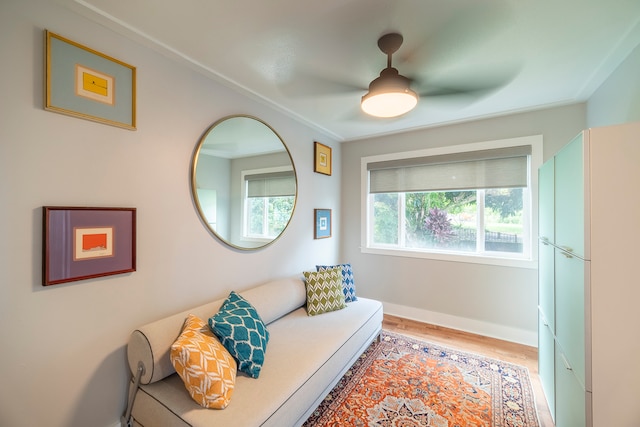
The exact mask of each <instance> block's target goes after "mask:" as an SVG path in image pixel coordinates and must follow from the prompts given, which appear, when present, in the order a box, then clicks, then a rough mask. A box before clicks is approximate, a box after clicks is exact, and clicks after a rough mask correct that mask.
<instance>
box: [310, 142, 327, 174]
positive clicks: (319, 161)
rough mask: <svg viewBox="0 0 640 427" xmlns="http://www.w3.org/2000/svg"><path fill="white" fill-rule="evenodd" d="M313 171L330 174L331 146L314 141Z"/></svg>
mask: <svg viewBox="0 0 640 427" xmlns="http://www.w3.org/2000/svg"><path fill="white" fill-rule="evenodd" d="M313 157H314V162H313V164H314V168H313V171H314V172H317V173H321V174H324V175H329V176H330V175H331V147H329V146H327V145H324V144H321V143H319V142H316V143H315V147H314V156H313Z"/></svg>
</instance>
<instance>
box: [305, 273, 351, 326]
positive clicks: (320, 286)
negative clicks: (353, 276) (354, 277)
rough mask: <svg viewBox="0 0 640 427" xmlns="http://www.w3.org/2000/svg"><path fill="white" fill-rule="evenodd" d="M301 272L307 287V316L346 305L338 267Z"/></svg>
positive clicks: (338, 308) (339, 308)
mask: <svg viewBox="0 0 640 427" xmlns="http://www.w3.org/2000/svg"><path fill="white" fill-rule="evenodd" d="M303 274H304V279H305V282H306V287H307V314H309V316H315V315H317V314H322V313H327V312H329V311H335V310H341V309H343V308H345V307H346V306H347V304H345V302H344V294H343V293H342V272H341V269H340V267H336V268H329V269H327V270H323V271H305V272H304V273H303Z"/></svg>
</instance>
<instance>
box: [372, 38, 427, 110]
mask: <svg viewBox="0 0 640 427" xmlns="http://www.w3.org/2000/svg"><path fill="white" fill-rule="evenodd" d="M403 41H404V39H403V37H402V35H400V34H398V33H389V34H385V35H383V36H382V37H380V38H379V39H378V47H379V48H380V50H381V51H382V52H383V53H385V54H386V55H387V68H385V69H384V70H382V71H381V72H380V76H379V77H378V78H376V79H374V80H373V81H372V82H371V83H370V84H369V91H368V92H367V93H366V94H365V95H364V96H363V97H362V101H361V103H360V106H361V108H362V111H364V112H365V113H367V114H369V115H371V116H375V117H384V118H388V117H397V116H401V115H403V114H405V113H408V112H409V111H411V110H413V108H414V107H415V106H416V105H417V104H418V98H419V96H418V94H417V93H416V92H414V91H413V90H412V89H411V80H410V79H408V78H407V77H405V76H403V75H402V74H400V73H399V72H398V70H397V69H396V68H393V67H392V66H391V65H392V64H391V56H392V55H393V54H394V53H395V52H396V51H397V50H398V49H399V48H400V46H402V42H403Z"/></svg>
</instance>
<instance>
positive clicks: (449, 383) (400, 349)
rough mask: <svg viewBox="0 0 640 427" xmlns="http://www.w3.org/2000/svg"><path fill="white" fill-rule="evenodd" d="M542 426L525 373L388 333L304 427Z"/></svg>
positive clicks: (350, 371)
mask: <svg viewBox="0 0 640 427" xmlns="http://www.w3.org/2000/svg"><path fill="white" fill-rule="evenodd" d="M318 426H327V427H329V426H331V427H334V426H357V427H364V426H367V427H375V426H384V427H423V426H430V427H470V426H474V427H480V426H482V427H507V426H513V427H537V426H538V416H537V413H536V408H535V402H534V397H533V391H532V388H531V381H530V379H529V373H528V371H527V369H526V368H525V367H523V366H519V365H514V364H511V363H507V362H502V361H499V360H495V359H490V358H487V357H484V356H479V355H475V354H471V353H465V352H462V351H457V350H453V349H450V348H445V347H442V346H439V345H435V344H431V343H428V342H424V341H419V340H416V339H413V338H409V337H406V336H403V335H399V334H394V333H391V332H387V331H383V332H382V340H381V341H380V342H379V343H378V342H374V343H373V344H371V346H370V347H369V348H368V349H367V350H366V351H365V352H364V354H363V355H362V356H361V357H360V358H359V359H358V361H356V363H355V364H354V365H353V366H352V367H351V369H350V370H349V371H347V373H346V374H345V375H344V377H343V378H342V379H341V380H340V381H339V382H338V384H337V385H336V386H335V388H334V389H333V390H332V391H331V393H329V395H328V396H327V397H326V398H325V400H324V401H323V402H322V403H321V404H320V406H318V408H317V409H316V411H315V412H314V413H313V414H312V416H311V417H310V418H309V419H308V420H307V421H306V423H305V424H304V427H318Z"/></svg>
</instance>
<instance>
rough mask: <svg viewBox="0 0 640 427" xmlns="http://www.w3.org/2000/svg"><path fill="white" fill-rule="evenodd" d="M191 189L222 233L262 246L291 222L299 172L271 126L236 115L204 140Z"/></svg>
mask: <svg viewBox="0 0 640 427" xmlns="http://www.w3.org/2000/svg"><path fill="white" fill-rule="evenodd" d="M191 191H192V193H193V199H194V200H195V204H196V207H197V209H198V212H199V214H200V216H201V217H202V220H203V221H204V223H205V224H207V226H208V227H209V229H211V231H212V232H213V233H214V234H215V235H216V237H218V238H219V239H220V240H222V241H223V242H224V243H226V244H228V245H230V246H232V247H234V248H237V249H246V250H249V249H257V248H262V247H264V246H267V245H269V244H271V243H273V242H274V241H275V240H276V239H277V238H278V237H280V235H281V234H282V232H283V231H284V230H285V228H286V227H287V225H288V224H289V221H290V220H291V216H292V215H293V210H294V208H295V204H296V191H297V182H296V172H295V168H294V167H293V160H292V159H291V155H290V153H289V150H288V149H287V146H286V145H285V144H284V142H283V141H282V139H281V138H280V136H279V135H278V134H277V133H276V132H275V131H274V130H273V129H272V128H271V127H270V126H269V125H267V124H266V123H265V122H263V121H262V120H260V119H257V118H255V117H249V116H230V117H225V118H223V119H222V120H219V121H217V122H216V123H214V124H213V125H212V126H211V127H210V128H209V129H207V131H206V132H205V133H204V135H203V136H202V138H200V141H199V142H198V145H197V146H196V150H195V153H194V155H193V163H192V170H191Z"/></svg>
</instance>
